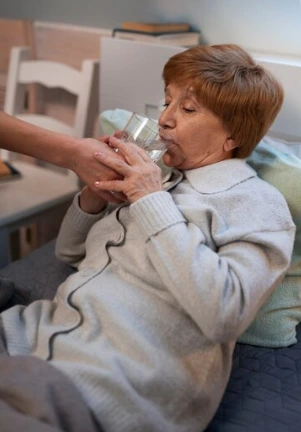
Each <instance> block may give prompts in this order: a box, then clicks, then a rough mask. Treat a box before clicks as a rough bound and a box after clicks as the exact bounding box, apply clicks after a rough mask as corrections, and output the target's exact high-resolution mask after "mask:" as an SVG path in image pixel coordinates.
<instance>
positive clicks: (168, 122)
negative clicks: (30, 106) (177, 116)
mask: <svg viewBox="0 0 301 432" xmlns="http://www.w3.org/2000/svg"><path fill="white" fill-rule="evenodd" d="M173 117H174V116H173V115H172V111H171V110H170V109H169V107H166V108H165V109H164V110H163V111H162V112H161V114H160V117H159V120H158V123H159V125H160V126H161V127H162V128H164V129H169V128H173V127H174V126H175V120H174V118H173Z"/></svg>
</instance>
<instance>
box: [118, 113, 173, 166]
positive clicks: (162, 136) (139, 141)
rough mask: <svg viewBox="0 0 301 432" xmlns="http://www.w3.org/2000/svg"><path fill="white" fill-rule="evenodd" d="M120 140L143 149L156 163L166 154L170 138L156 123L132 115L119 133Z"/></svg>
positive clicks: (142, 115) (140, 115) (143, 116)
mask: <svg viewBox="0 0 301 432" xmlns="http://www.w3.org/2000/svg"><path fill="white" fill-rule="evenodd" d="M120 139H121V140H122V141H124V142H132V143H135V144H136V145H138V146H139V147H141V148H143V149H144V150H145V151H146V152H147V154H148V155H149V157H150V158H151V159H152V160H153V161H154V162H157V161H158V160H159V159H160V158H161V157H162V156H163V155H164V153H165V152H166V150H167V148H168V144H169V143H170V142H171V141H172V138H171V136H170V135H169V134H168V132H166V130H165V129H163V128H162V127H160V126H159V125H158V123H156V122H155V121H154V120H152V119H150V118H149V117H147V116H145V115H144V114H138V113H135V112H134V113H133V114H132V115H131V117H130V118H129V120H128V122H127V124H126V125H125V127H124V128H123V130H122V131H121V136H120Z"/></svg>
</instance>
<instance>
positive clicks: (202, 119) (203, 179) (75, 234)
mask: <svg viewBox="0 0 301 432" xmlns="http://www.w3.org/2000/svg"><path fill="white" fill-rule="evenodd" d="M163 78H164V82H165V105H164V110H163V112H162V114H161V116H160V119H159V123H160V125H161V126H162V127H163V128H164V129H166V130H167V131H168V133H169V135H170V136H171V137H172V142H171V143H170V146H169V148H168V151H167V152H166V153H165V155H164V157H163V161H164V163H165V164H166V165H167V166H169V167H172V168H174V169H173V170H172V174H171V177H170V178H169V180H168V181H167V182H166V183H165V184H162V178H161V171H160V169H159V168H158V166H157V165H156V164H154V163H153V162H152V161H151V160H150V158H149V157H148V156H147V155H146V153H145V152H144V150H141V149H140V148H138V147H137V146H135V145H134V144H125V143H123V142H121V141H120V140H118V139H117V138H111V140H110V146H111V147H112V148H114V149H118V153H119V154H121V155H122V156H123V159H121V158H120V157H119V158H118V157H117V156H116V153H115V152H114V151H112V150H110V151H109V152H104V153H102V154H97V155H96V156H95V157H96V158H97V159H98V160H99V161H100V162H101V163H102V164H104V165H106V166H107V167H108V168H111V169H113V170H115V171H116V172H117V173H118V174H119V177H118V178H117V179H115V180H107V181H105V180H103V181H99V182H97V183H96V185H95V187H96V188H98V189H99V191H107V190H110V191H112V192H113V193H114V194H116V193H121V194H122V195H121V196H123V197H125V198H126V199H125V201H124V202H123V203H122V204H119V205H118V204H116V203H108V202H107V201H106V200H105V199H104V198H102V197H100V196H99V195H97V194H96V193H95V192H93V191H92V190H91V189H89V188H88V187H85V188H84V189H83V190H82V191H81V193H79V194H78V195H76V197H75V199H74V202H73V204H72V206H71V207H70V209H69V211H68V212H67V215H66V217H65V219H64V222H63V224H62V227H61V231H60V234H59V238H58V240H57V255H58V256H59V257H60V258H61V259H62V260H64V261H65V262H67V263H69V264H71V265H73V266H75V267H77V268H78V272H76V273H75V274H74V275H72V276H71V277H69V278H68V279H67V280H66V282H65V283H64V284H62V285H61V286H60V288H59V290H58V293H57V296H56V298H55V300H54V301H53V302H50V301H43V302H41V301H38V302H35V303H33V304H31V305H30V306H28V307H26V308H22V307H14V308H12V309H10V310H8V311H6V312H4V313H3V314H2V319H3V327H4V334H5V339H6V344H7V349H8V352H9V353H10V354H11V355H17V354H20V353H22V354H29V355H32V356H36V357H38V358H40V359H44V360H48V361H49V362H50V364H51V365H52V366H54V367H55V368H58V369H59V370H60V371H62V372H63V373H64V374H66V375H67V376H69V377H70V378H71V380H72V381H73V382H74V383H75V385H76V387H77V388H78V389H79V390H80V392H81V394H82V395H83V397H84V399H85V401H86V403H87V405H88V406H89V408H90V409H91V411H92V412H93V415H94V417H95V419H96V421H97V424H98V427H100V425H102V427H103V428H104V430H105V431H108V432H119V431H120V432H134V431H137V432H138V431H139V432H140V431H152V432H154V431H158V432H162V431H164V432H176V431H178V432H180V431H185V432H187V431H189V432H194V431H195V432H200V431H202V430H204V429H205V428H206V426H207V424H208V423H209V421H210V419H211V418H212V416H213V415H214V412H215V410H216V408H217V406H218V404H219V402H220V400H221V397H222V395H223V392H224V389H225V386H226V384H227V380H228V378H229V374H230V370H231V358H232V353H233V348H234V345H235V340H236V339H237V338H238V336H239V335H240V334H241V333H242V332H243V331H244V330H245V329H246V328H247V326H248V325H249V324H250V322H251V321H252V319H253V318H254V316H255V314H256V312H257V311H258V309H259V308H260V306H261V305H262V304H263V302H264V301H265V300H266V299H267V297H268V296H269V295H270V294H271V292H272V291H273V290H274V288H275V287H276V286H277V284H278V283H279V281H280V280H281V278H282V277H283V275H284V273H285V271H286V269H287V268H288V266H289V264H290V257H291V252H292V246H293V240H294V232H295V227H294V224H293V222H292V219H291V217H290V214H289V210H288V207H287V205H286V202H285V200H284V199H283V197H282V196H281V195H280V194H279V193H278V191H277V190H275V189H274V188H273V187H271V186H270V185H268V184H267V183H265V182H263V181H262V180H260V179H259V178H258V177H257V175H256V173H255V172H254V171H253V170H252V169H251V168H250V167H249V166H248V165H247V164H246V162H245V158H246V157H247V156H248V155H249V154H250V153H251V152H252V150H253V149H254V147H255V146H256V145H257V144H258V142H259V140H260V139H261V138H262V136H263V135H264V134H265V133H266V131H267V130H268V128H269V126H270V125H271V123H272V121H273V120H274V118H275V116H276V115H277V113H278V111H279V109H280V107H281V104H282V100H283V92H282V89H281V87H280V85H279V84H278V82H277V81H276V80H275V79H274V78H273V77H272V76H271V75H270V74H269V73H268V72H267V71H265V70H264V69H263V68H262V67H260V66H258V65H256V64H255V63H254V61H253V59H252V58H251V57H250V56H249V55H248V54H247V53H246V52H245V51H244V50H242V49H241V48H240V47H238V46H234V45H219V46H218V45H217V46H197V47H194V48H191V49H188V50H187V51H184V52H182V53H180V54H177V55H175V56H173V57H172V58H170V59H169V61H168V62H167V64H166V66H165V68H164V71H163ZM106 196H108V195H106ZM112 196H113V197H114V198H112V200H113V199H114V200H116V196H117V195H112ZM119 196H120V195H119Z"/></svg>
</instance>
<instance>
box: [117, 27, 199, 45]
mask: <svg viewBox="0 0 301 432" xmlns="http://www.w3.org/2000/svg"><path fill="white" fill-rule="evenodd" d="M112 35H113V37H116V38H119V39H128V40H136V41H143V42H152V43H159V44H168V45H178V46H184V47H190V46H194V45H198V44H199V43H200V33H199V32H196V31H192V30H191V27H190V25H189V24H187V23H146V22H135V21H133V22H132V21H127V22H124V23H122V25H121V28H115V29H114V30H113V33H112Z"/></svg>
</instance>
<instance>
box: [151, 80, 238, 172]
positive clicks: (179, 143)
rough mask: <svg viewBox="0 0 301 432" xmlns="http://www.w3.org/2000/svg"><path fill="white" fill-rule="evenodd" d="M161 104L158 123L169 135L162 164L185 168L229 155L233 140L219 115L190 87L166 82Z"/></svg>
mask: <svg viewBox="0 0 301 432" xmlns="http://www.w3.org/2000/svg"><path fill="white" fill-rule="evenodd" d="M164 106H165V108H164V110H163V112H162V113H161V115H160V118H159V124H160V126H162V127H163V128H164V129H166V131H167V132H168V133H169V135H171V138H172V143H171V144H170V146H169V148H168V150H167V152H166V153H165V154H164V156H163V162H164V163H165V165H167V166H170V167H175V168H178V169H182V170H184V169H185V170H188V169H194V168H198V167H201V166H205V165H210V164H212V163H215V162H219V161H221V160H224V159H229V158H231V157H232V150H233V149H234V147H235V144H234V141H233V140H232V139H231V138H230V137H229V133H228V132H227V131H226V130H225V129H224V127H223V125H222V122H221V121H220V120H219V118H218V117H217V116H216V115H215V114H213V113H212V112H211V111H209V110H208V109H207V108H205V107H204V106H202V105H201V104H200V102H198V101H197V99H196V96H195V94H194V92H193V89H192V88H191V87H190V86H187V87H184V88H183V87H180V86H177V85H175V84H173V83H171V84H169V85H168V86H167V87H166V90H165V105H164Z"/></svg>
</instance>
